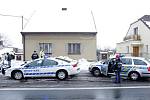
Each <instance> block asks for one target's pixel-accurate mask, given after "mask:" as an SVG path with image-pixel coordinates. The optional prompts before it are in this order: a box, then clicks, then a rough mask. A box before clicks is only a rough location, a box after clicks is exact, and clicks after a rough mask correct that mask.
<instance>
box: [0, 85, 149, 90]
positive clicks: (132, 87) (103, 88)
mask: <svg viewBox="0 0 150 100" xmlns="http://www.w3.org/2000/svg"><path fill="white" fill-rule="evenodd" d="M140 88H150V86H129V87H83V88H1V89H0V91H3V90H9V91H11V90H12V91H16V90H22V91H23V90H109V89H140Z"/></svg>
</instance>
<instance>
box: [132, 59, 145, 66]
mask: <svg viewBox="0 0 150 100" xmlns="http://www.w3.org/2000/svg"><path fill="white" fill-rule="evenodd" d="M135 60H138V61H142V62H144V63H145V64H136V63H135ZM133 63H134V65H144V66H147V63H146V62H145V61H143V60H141V59H133Z"/></svg>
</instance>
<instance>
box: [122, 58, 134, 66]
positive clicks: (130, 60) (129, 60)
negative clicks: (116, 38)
mask: <svg viewBox="0 0 150 100" xmlns="http://www.w3.org/2000/svg"><path fill="white" fill-rule="evenodd" d="M123 59H125V61H127V60H128V63H124V62H123ZM121 62H122V64H123V65H132V59H131V58H121ZM129 62H130V63H129Z"/></svg>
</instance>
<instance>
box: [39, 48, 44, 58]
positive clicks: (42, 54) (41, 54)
mask: <svg viewBox="0 0 150 100" xmlns="http://www.w3.org/2000/svg"><path fill="white" fill-rule="evenodd" d="M44 56H45V53H44V50H41V51H40V58H44Z"/></svg>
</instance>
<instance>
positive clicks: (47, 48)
mask: <svg viewBox="0 0 150 100" xmlns="http://www.w3.org/2000/svg"><path fill="white" fill-rule="evenodd" d="M39 46H40V51H41V50H44V53H45V55H46V56H50V55H52V43H39Z"/></svg>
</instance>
